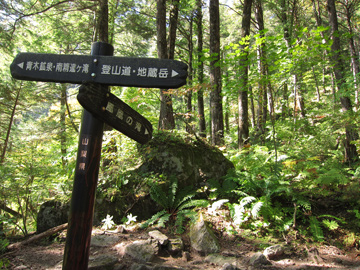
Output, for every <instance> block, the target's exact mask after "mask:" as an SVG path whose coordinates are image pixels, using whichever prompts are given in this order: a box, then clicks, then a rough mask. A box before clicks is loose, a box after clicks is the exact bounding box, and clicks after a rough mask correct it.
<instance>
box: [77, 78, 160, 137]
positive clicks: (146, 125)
mask: <svg viewBox="0 0 360 270" xmlns="http://www.w3.org/2000/svg"><path fill="white" fill-rule="evenodd" d="M77 99H78V101H79V102H80V104H81V105H82V106H83V107H84V108H85V109H86V110H88V111H89V112H91V113H92V114H93V115H94V116H95V117H96V118H98V119H99V120H101V121H103V122H105V123H107V124H108V125H109V126H112V127H113V128H115V129H116V130H118V131H120V132H122V133H124V134H125V135H126V136H128V137H130V138H131V139H133V140H135V141H137V142H139V143H146V142H147V141H149V140H150V139H151V137H152V130H153V129H152V125H151V123H150V122H149V121H148V120H147V119H146V118H144V117H143V116H142V115H141V114H139V113H138V112H137V111H135V110H134V109H132V108H131V107H130V106H129V105H127V104H126V103H124V102H123V101H122V100H121V99H119V98H117V97H116V96H115V95H113V94H111V93H109V92H106V91H103V89H102V88H101V85H99V84H94V83H89V84H83V85H81V86H80V89H79V94H78V96H77Z"/></svg>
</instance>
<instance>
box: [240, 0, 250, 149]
mask: <svg viewBox="0 0 360 270" xmlns="http://www.w3.org/2000/svg"><path fill="white" fill-rule="evenodd" d="M251 6H252V0H245V1H244V8H243V18H242V22H241V38H243V39H244V38H245V37H247V36H248V35H249V34H250V22H251ZM241 50H242V51H243V52H244V56H243V58H242V59H241V60H240V64H239V65H240V71H241V73H242V75H241V78H240V83H241V86H240V89H239V96H238V106H239V126H238V146H239V148H242V147H243V145H244V143H246V142H247V140H248V139H249V112H248V110H249V106H248V88H249V86H248V69H249V65H248V51H247V49H246V45H241Z"/></svg>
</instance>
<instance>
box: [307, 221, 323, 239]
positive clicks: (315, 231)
mask: <svg viewBox="0 0 360 270" xmlns="http://www.w3.org/2000/svg"><path fill="white" fill-rule="evenodd" d="M310 231H311V233H312V235H313V237H314V239H315V240H316V241H319V242H321V241H323V240H324V233H323V230H322V229H321V226H320V222H319V221H318V220H317V218H316V217H314V216H311V217H310Z"/></svg>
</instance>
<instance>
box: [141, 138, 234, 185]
mask: <svg viewBox="0 0 360 270" xmlns="http://www.w3.org/2000/svg"><path fill="white" fill-rule="evenodd" d="M139 151H140V154H141V156H142V158H143V161H144V162H143V164H142V165H141V167H140V168H139V172H141V173H149V172H151V173H158V174H162V175H166V176H172V177H176V178H177V180H178V185H179V188H182V187H186V186H193V187H194V188H199V187H201V186H202V185H204V184H205V182H206V181H207V180H209V179H215V180H218V181H221V179H222V178H223V177H224V176H225V175H226V174H227V172H228V171H229V170H230V169H233V168H234V165H233V164H232V163H231V162H230V161H229V160H228V159H227V158H226V157H224V155H223V154H222V152H221V151H220V150H219V149H218V148H216V147H213V146H211V145H209V144H207V143H205V142H204V141H202V140H201V139H197V138H195V137H191V136H189V135H188V136H186V137H180V136H174V135H173V134H172V133H166V132H162V133H159V134H157V135H156V136H155V137H154V138H153V139H152V140H151V141H149V142H148V143H147V144H145V145H142V146H141V147H139Z"/></svg>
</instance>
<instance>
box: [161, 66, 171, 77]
mask: <svg viewBox="0 0 360 270" xmlns="http://www.w3.org/2000/svg"><path fill="white" fill-rule="evenodd" d="M168 74H169V72H168V69H167V68H160V71H159V78H167V77H168Z"/></svg>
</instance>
